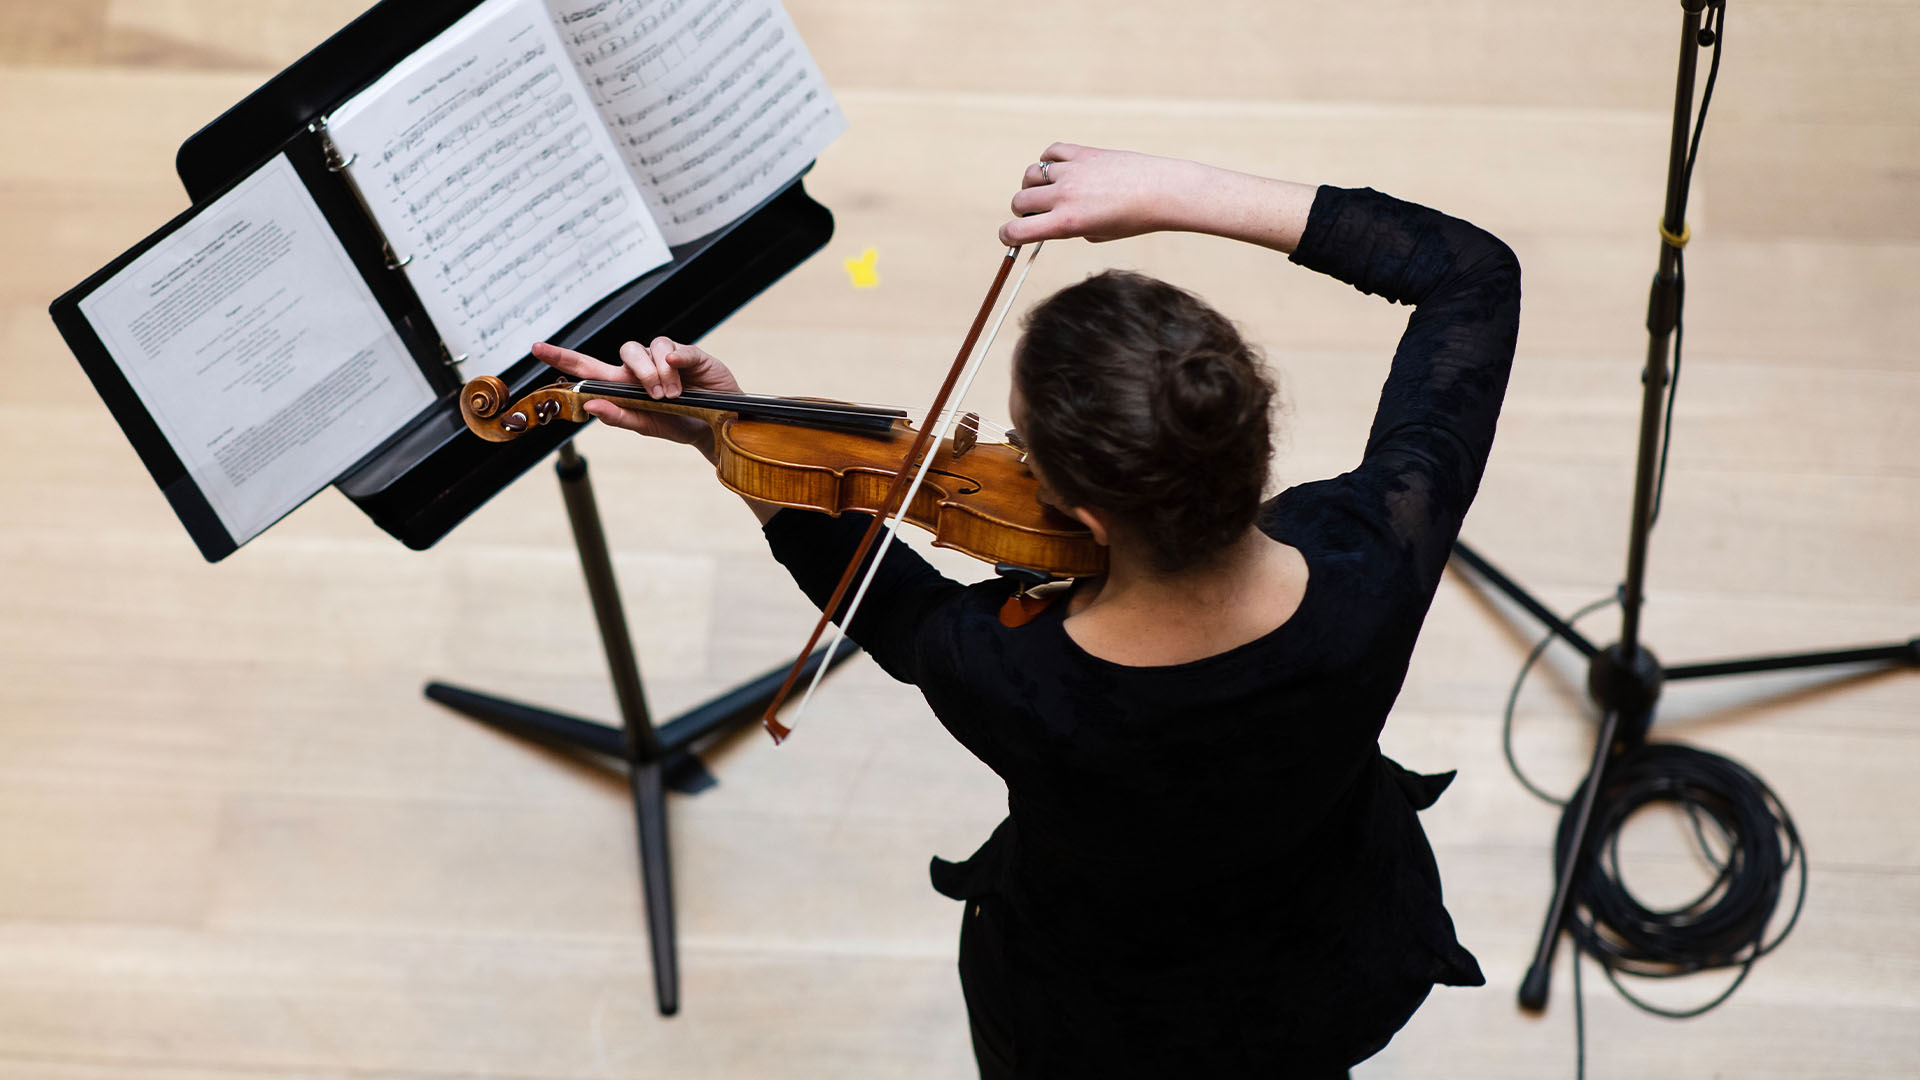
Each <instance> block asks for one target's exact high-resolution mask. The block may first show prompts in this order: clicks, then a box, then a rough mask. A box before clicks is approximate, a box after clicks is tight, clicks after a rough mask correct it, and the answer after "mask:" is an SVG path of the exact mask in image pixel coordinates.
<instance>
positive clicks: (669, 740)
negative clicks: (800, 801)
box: [426, 442, 859, 1016]
mask: <svg viewBox="0 0 1920 1080" xmlns="http://www.w3.org/2000/svg"><path fill="white" fill-rule="evenodd" d="M554 471H555V472H556V473H558V474H559V477H560V488H561V492H562V494H563V495H564V496H565V498H566V504H567V517H568V520H569V521H570V522H571V524H572V526H573V538H574V546H575V547H576V548H577V549H578V551H579V554H580V566H581V570H582V572H583V573H584V574H585V576H586V582H587V594H588V597H589V598H590V599H591V600H592V602H593V611H594V617H595V619H596V620H597V621H598V622H599V625H600V640H601V644H602V645H603V646H604V648H605V650H606V656H607V669H608V671H609V673H610V674H611V676H612V679H613V688H614V695H615V697H616V699H617V700H618V701H619V703H620V716H621V721H622V722H621V724H620V726H618V727H611V726H608V725H606V724H599V723H595V722H593V721H590V720H582V719H580V718H579V717H575V716H568V715H566V714H564V713H558V712H554V711H552V710H550V709H543V708H540V707H538V706H534V705H527V704H524V703H521V702H517V701H510V700H508V699H506V698H501V697H495V696H493V695H491V694H483V693H479V692H477V691H473V690H468V689H465V688H463V687H458V686H451V685H449V684H446V683H441V682H433V683H428V684H427V691H426V692H427V697H429V698H431V699H433V700H434V701H437V702H440V703H441V704H443V705H446V706H448V707H449V708H452V709H454V710H456V711H458V712H460V713H462V714H464V715H466V716H468V717H470V718H472V719H474V720H478V721H480V722H481V723H484V724H487V725H489V726H492V727H496V728H499V729H500V730H502V731H505V732H508V733H509V734H512V735H517V736H520V737H522V738H529V739H535V740H538V741H542V742H548V743H555V744H559V745H562V746H568V747H575V748H578V749H584V750H591V751H593V752H595V753H600V754H605V755H608V756H609V757H617V758H620V759H621V760H623V761H625V762H626V763H627V768H628V784H629V787H630V789H631V792H632V795H633V812H634V825H635V831H636V833H637V835H638V841H639V856H640V877H641V887H642V890H643V892H644V894H645V907H646V913H647V934H648V938H649V939H650V942H651V946H652V951H653V974H654V993H655V1000H656V1003H657V1004H658V1006H659V1010H660V1015H662V1016H672V1015H673V1014H674V1013H675V1012H677V1011H678V1010H679V1007H680V989H679V962H678V949H677V945H676V937H675V932H674V917H673V877H672V863H671V860H670V859H669V857H668V846H667V802H666V793H667V791H668V790H669V789H671V790H673V791H676V792H680V793H682V794H688V795H691V794H695V793H698V792H700V791H704V790H706V789H707V788H710V787H712V786H713V785H714V784H715V783H716V781H715V780H714V778H713V774H712V773H710V772H709V771H708V770H707V768H706V766H705V765H704V764H703V763H702V762H701V761H700V759H699V757H698V756H697V755H695V753H694V751H693V747H694V745H695V744H696V743H699V742H700V741H702V740H704V739H706V738H707V737H708V736H711V735H716V734H719V733H721V732H724V731H726V730H729V729H731V728H734V727H738V726H740V725H742V724H745V723H748V722H750V721H752V720H756V719H758V718H759V717H760V715H761V713H762V712H764V711H765V709H766V706H767V704H768V703H769V702H771V701H772V700H773V697H774V695H775V694H776V693H778V692H779V689H780V685H781V683H782V681H783V680H784V679H785V677H786V673H787V669H786V665H784V664H783V665H781V666H780V667H778V668H775V669H773V670H771V671H768V672H766V673H764V674H762V675H760V676H758V677H757V678H755V679H752V680H750V681H749V682H747V683H744V684H742V685H741V686H739V687H736V688H735V689H733V690H730V691H728V692H727V693H725V694H722V695H720V696H719V697H717V698H714V699H713V700H712V701H709V702H707V703H705V704H703V705H699V706H697V707H695V708H693V709H690V710H688V711H687V712H685V713H682V714H681V715H680V716H677V717H675V718H674V719H672V720H669V721H668V722H667V723H665V724H663V725H660V726H659V727H657V728H656V727H655V726H654V723H653V717H652V715H651V713H650V712H649V711H648V709H647V699H646V693H645V691H644V689H643V688H642V686H641V682H640V668H639V665H638V664H637V663H636V662H635V660H634V653H633V639H632V636H631V634H629V632H628V630H627V620H626V614H625V610H624V608H623V607H622V606H621V603H620V590H619V586H618V585H617V583H616V582H615V579H614V575H613V560H612V558H611V557H610V556H609V555H608V552H607V541H606V533H605V531H604V530H603V529H602V528H601V524H600V513H599V508H598V506H597V504H596V503H595V502H594V498H593V486H592V484H591V483H590V482H589V480H588V478H587V461H586V459H585V458H583V457H581V456H580V455H579V453H578V452H577V451H575V450H574V448H573V444H572V443H571V442H567V443H563V444H562V445H561V447H560V459H559V461H557V462H556V463H555V465H554ZM857 652H859V647H858V646H856V645H854V644H853V642H851V641H843V642H842V643H841V648H840V649H839V650H838V651H836V652H835V653H834V654H833V655H832V656H831V657H830V658H829V657H828V656H827V655H826V650H825V649H821V650H819V651H818V652H816V653H815V654H814V655H813V656H811V657H809V658H808V660H807V665H806V668H805V671H806V673H807V674H809V675H810V674H811V673H812V671H813V670H814V669H815V668H817V667H818V666H819V665H820V664H821V663H823V662H825V663H827V664H828V665H829V666H830V667H837V666H839V665H840V664H842V663H844V662H845V661H846V660H848V659H849V658H851V657H852V656H853V655H854V654H855V653H857Z"/></svg>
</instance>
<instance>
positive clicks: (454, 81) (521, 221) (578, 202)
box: [327, 0, 670, 378]
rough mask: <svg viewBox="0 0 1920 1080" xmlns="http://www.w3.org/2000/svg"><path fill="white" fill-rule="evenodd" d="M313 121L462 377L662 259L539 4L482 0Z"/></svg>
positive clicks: (501, 366)
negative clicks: (321, 123)
mask: <svg viewBox="0 0 1920 1080" xmlns="http://www.w3.org/2000/svg"><path fill="white" fill-rule="evenodd" d="M327 126H328V131H329V132H330V133H331V135H332V137H333V141H334V144H335V146H336V147H338V149H339V150H340V152H341V154H343V155H345V156H348V157H351V158H352V159H353V160H352V164H351V166H349V168H348V170H347V172H348V175H349V177H350V178H351V179H352V180H353V182H354V184H355V186H356V187H358V188H359V190H360V194H361V196H362V198H364V199H365V200H366V202H367V205H368V208H369V209H370V210H371V211H372V213H373V217H374V220H375V221H376V222H378V223H379V225H380V230H381V232H383V233H384V234H385V235H386V237H387V243H388V244H389V246H391V247H392V248H393V251H394V253H395V255H396V256H397V257H399V258H403V259H404V258H411V259H412V260H413V261H412V262H411V263H409V264H408V265H407V267H406V269H405V271H404V272H405V273H406V275H407V278H408V280H409V281H411V282H412V284H413V288H414V291H415V292H417V293H418V294H419V295H420V302H421V303H422V304H423V305H424V306H425V307H426V309H427V314H428V315H429V316H431V317H432V319H433V323H434V327H435V328H436V329H437V330H439V332H440V336H441V339H442V340H443V341H445V342H446V344H447V347H448V348H449V349H451V350H452V352H453V354H454V356H456V357H458V356H461V355H463V354H464V355H465V356H466V357H467V361H466V362H465V363H464V364H463V365H462V366H461V374H462V375H464V376H465V377H467V378H473V377H474V376H477V375H497V374H499V373H500V372H502V371H504V370H506V369H507V368H508V367H509V366H511V365H512V364H513V363H514V362H515V361H516V360H519V359H520V358H521V357H523V356H525V355H526V354H527V350H528V349H529V348H531V347H532V345H533V343H534V342H536V341H541V340H544V339H545V338H547V337H548V336H549V335H551V334H552V333H553V332H554V331H556V330H558V329H560V328H561V327H562V326H564V325H566V324H567V323H568V322H570V321H572V320H573V319H574V318H575V317H576V316H578V315H579V314H580V313H581V312H582V311H585V310H586V309H587V308H588V307H590V306H591V305H593V304H594V303H597V302H598V301H600V300H601V299H603V298H604V297H606V296H607V295H608V294H610V293H612V292H613V291H614V290H616V289H618V288H620V287H621V286H622V285H625V284H627V283H628V282H630V281H632V280H633V279H634V278H637V277H639V276H640V275H641V274H644V273H646V272H647V271H648V270H651V269H652V268H654V267H655V266H658V265H660V264H662V263H664V262H666V261H667V260H668V259H669V257H670V256H669V254H668V252H667V247H666V244H665V243H664V242H662V240H661V239H660V231H659V228H658V227H657V226H656V225H655V224H654V223H653V221H652V219H651V218H650V217H649V216H648V214H647V211H646V207H645V203H644V200H642V198H641V197H640V193H639V190H638V188H637V187H636V186H635V185H634V183H633V179H632V177H631V176H629V175H628V174H627V171H626V170H625V169H623V168H622V167H621V164H620V161H621V158H620V153H619V151H618V150H617V149H616V148H615V147H614V144H613V141H612V140H611V139H610V138H609V137H608V135H607V133H606V131H605V130H604V129H603V128H602V127H601V125H600V122H599V120H598V118H597V117H595V116H594V112H593V107H592V104H591V102H590V101H589V99H588V97H587V93H586V88H585V87H584V86H582V85H581V83H580V79H579V76H578V75H577V74H576V73H575V72H574V70H573V65H572V64H571V63H570V62H569V61H568V59H567V56H566V53H565V52H564V50H562V49H561V47H560V39H559V37H558V36H557V33H556V31H555V29H554V26H553V23H552V20H551V18H550V17H549V16H548V14H547V12H546V9H545V7H544V6H543V5H542V4H540V3H539V2H538V0H487V2H486V3H484V4H482V5H480V6H479V7H478V8H476V9H474V11H473V12H472V13H471V14H469V15H467V16H466V17H465V18H463V19H461V20H460V22H458V23H456V24H454V27H453V28H452V29H451V30H449V31H448V32H447V33H445V34H442V35H441V36H440V37H438V38H435V39H434V41H432V42H431V43H429V44H428V45H427V46H426V47H424V48H423V49H421V50H419V51H418V52H416V53H415V54H414V55H413V56H411V57H409V58H408V61H407V62H406V63H403V64H401V65H399V66H398V67H396V68H394V69H393V70H392V71H390V72H388V73H387V74H386V75H385V76H384V77H382V78H381V80H380V81H379V82H377V83H375V84H374V85H373V86H372V87H370V88H368V89H367V90H365V91H363V92H361V93H360V94H358V95H356V96H355V97H354V98H353V99H352V100H351V101H349V102H347V103H346V104H345V105H343V106H342V107H341V108H340V109H338V110H336V111H335V112H334V114H333V115H332V116H331V117H330V118H329V119H328V125H327ZM355 155H357V157H356V156H355Z"/></svg>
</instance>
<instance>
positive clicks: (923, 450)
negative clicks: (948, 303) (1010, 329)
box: [760, 244, 1041, 744]
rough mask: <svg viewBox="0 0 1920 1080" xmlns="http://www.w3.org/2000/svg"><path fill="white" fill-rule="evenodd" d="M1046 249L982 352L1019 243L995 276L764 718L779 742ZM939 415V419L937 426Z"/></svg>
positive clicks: (789, 730) (815, 685)
mask: <svg viewBox="0 0 1920 1080" xmlns="http://www.w3.org/2000/svg"><path fill="white" fill-rule="evenodd" d="M1040 247H1041V245H1039V244H1035V245H1034V248H1033V252H1032V254H1031V255H1029V256H1028V257H1027V264H1026V267H1025V268H1024V269H1022V270H1021V272H1020V280H1019V281H1017V282H1015V283H1014V287H1013V293H1012V294H1011V295H1009V296H1008V298H1007V306H1006V309H1005V310H1002V311H1001V313H1000V318H999V319H998V320H996V321H995V323H994V325H993V332H992V333H990V334H988V335H987V340H986V343H985V344H984V345H982V346H981V348H980V350H979V352H978V354H977V355H976V354H975V351H974V345H975V344H976V343H979V341H980V331H981V330H982V329H983V328H985V326H986V323H987V316H988V315H990V314H992V313H993V307H994V303H995V301H997V300H998V299H999V298H1000V290H1001V289H1002V288H1004V287H1005V286H1006V283H1007V277H1008V275H1009V274H1011V273H1012V271H1013V263H1014V260H1015V258H1016V257H1017V256H1018V255H1019V254H1020V248H1019V247H1018V246H1015V247H1010V248H1008V249H1007V254H1006V256H1005V257H1004V258H1002V259H1001V260H1000V268H999V270H998V271H997V272H995V274H994V275H993V284H992V285H991V286H990V287H989V288H988V289H987V296H986V299H985V300H982V301H981V302H980V310H979V312H978V313H976V314H975V315H974V317H973V324H972V325H971V326H970V327H968V328H967V336H966V340H964V341H962V342H961V343H960V353H959V355H957V356H955V357H954V358H953V366H952V367H950V368H948V369H947V377H946V379H945V380H944V381H943V382H941V384H940V392H939V393H938V394H936V395H934V398H933V406H932V407H931V408H929V409H928V410H927V417H928V422H927V423H925V424H923V425H921V429H920V434H919V435H918V436H917V437H915V439H914V440H913V445H912V446H911V447H910V448H908V450H907V457H906V460H905V461H904V462H902V463H901V467H900V471H899V472H898V473H897V474H895V476H894V478H893V484H892V486H891V487H889V488H888V489H887V498H886V501H885V502H884V503H883V504H882V509H881V512H880V513H877V514H875V515H874V516H873V521H872V522H871V523H870V524H868V526H867V531H866V533H865V534H863V535H862V536H861V537H860V545H859V546H858V547H857V548H855V549H854V552H853V558H852V560H851V561H849V562H848V563H847V569H846V571H845V572H844V573H842V574H841V575H840V582H839V584H838V585H836V586H834V590H833V596H832V597H831V598H829V599H828V600H827V603H826V606H825V607H824V608H822V609H821V611H820V621H819V622H817V623H815V624H814V627H813V633H812V634H810V635H808V637H807V643H806V645H804V646H803V647H802V648H801V649H800V655H799V657H798V658H797V659H796V660H794V662H793V667H792V668H791V669H790V670H789V671H788V672H787V678H786V681H785V682H783V683H781V684H780V692H779V693H778V694H775V695H774V697H773V700H772V701H771V702H770V703H768V705H767V712H766V715H765V716H763V717H761V720H760V722H761V723H762V724H763V725H765V727H766V729H767V732H768V733H769V734H771V735H772V736H773V741H774V743H775V744H779V743H782V742H785V741H786V738H787V736H788V735H790V734H792V733H793V730H792V728H790V727H788V726H787V725H785V724H782V723H781V722H780V720H779V717H778V716H777V715H776V714H777V713H778V712H779V711H780V707H781V706H782V705H784V704H786V701H787V698H788V696H789V695H791V694H792V693H793V687H794V684H795V683H797V682H798V681H799V679H800V673H801V671H803V670H804V669H805V667H806V663H807V658H808V657H809V656H811V655H812V654H813V647H814V646H815V645H817V644H819V642H820V635H821V634H823V633H825V632H826V628H827V626H828V625H829V624H833V625H834V636H833V644H832V646H830V648H832V647H838V646H839V644H840V641H841V639H842V638H844V637H845V636H846V625H847V624H848V623H851V622H852V621H853V616H854V612H855V611H857V610H859V606H860V602H861V600H863V599H864V598H865V597H866V592H867V586H869V585H871V584H872V583H873V578H874V575H875V574H876V573H877V572H878V570H879V568H880V559H881V558H882V557H883V556H884V555H885V554H886V552H887V548H888V546H889V545H890V544H892V542H893V538H894V537H895V536H896V535H898V532H899V526H900V522H901V521H902V520H903V519H904V518H905V517H906V512H907V511H906V508H907V507H908V506H910V505H912V503H913V497H914V495H915V494H917V493H918V492H919V490H920V484H921V481H923V480H925V479H926V476H927V472H928V470H929V469H930V468H931V467H932V465H933V454H932V453H931V452H930V451H931V448H932V447H934V446H937V445H938V444H939V440H941V439H944V438H945V437H946V435H947V432H948V431H949V430H951V429H952V427H953V423H954V419H955V417H957V416H958V415H959V410H958V409H955V410H952V411H948V410H947V402H948V400H949V399H950V398H951V397H952V396H953V393H954V388H955V386H956V385H957V384H960V383H961V382H962V374H963V369H964V375H965V385H963V386H961V389H960V396H961V397H962V398H963V399H964V398H965V396H966V388H967V387H970V386H972V385H973V378H974V376H975V375H977V374H978V373H979V370H980V361H981V360H982V359H984V358H985V356H986V353H987V350H988V349H990V348H992V347H993V339H994V338H995V337H996V336H998V335H999V332H1000V326H1001V324H1003V323H1005V322H1006V319H1007V312H1008V311H1011V310H1012V309H1013V300H1014V298H1015V297H1017V296H1018V295H1019V293H1020V285H1021V284H1022V283H1024V282H1025V281H1026V279H1027V272H1028V271H1031V270H1032V269H1033V260H1034V258H1036V257H1037V256H1038V255H1039V254H1040ZM969 356H973V357H974V360H973V363H972V364H968V362H967V359H968V357H969ZM934 418H939V421H938V423H937V425H936V423H935V419H934ZM909 474H911V476H912V478H911V480H909V478H908V477H909ZM883 528H884V529H885V530H886V533H887V538H886V540H885V541H882V542H881V544H880V550H879V551H878V552H877V553H875V554H874V557H873V562H872V565H870V566H869V567H868V568H867V575H866V577H865V578H864V579H863V580H862V581H861V583H860V588H859V590H858V592H856V593H855V595H854V598H853V602H852V603H851V604H849V605H848V606H847V613H846V615H845V616H844V617H843V618H842V619H841V620H840V621H839V622H837V623H835V621H834V618H833V613H834V611H835V610H837V609H838V608H839V607H840V601H841V600H842V599H843V598H845V596H846V595H847V589H848V587H849V586H851V585H852V584H853V579H854V577H855V575H857V574H858V573H859V571H860V563H861V561H862V560H864V559H865V558H866V557H867V553H868V552H870V551H873V549H874V543H875V541H876V540H879V537H880V533H881V530H882V529H883ZM826 667H827V665H825V664H822V665H820V668H819V669H818V670H816V671H815V672H814V676H813V682H811V683H809V684H808V686H807V692H806V694H805V695H804V696H803V697H802V698H801V700H800V706H799V713H801V714H803V713H805V711H806V706H807V703H808V702H809V701H811V700H812V699H813V692H814V690H815V689H817V688H818V687H819V685H820V680H821V677H822V676H823V675H824V674H825V671H826ZM794 722H795V723H798V722H799V715H798V714H796V716H795V717H794Z"/></svg>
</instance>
